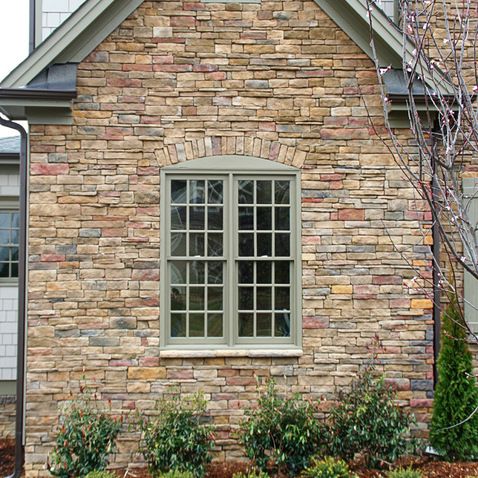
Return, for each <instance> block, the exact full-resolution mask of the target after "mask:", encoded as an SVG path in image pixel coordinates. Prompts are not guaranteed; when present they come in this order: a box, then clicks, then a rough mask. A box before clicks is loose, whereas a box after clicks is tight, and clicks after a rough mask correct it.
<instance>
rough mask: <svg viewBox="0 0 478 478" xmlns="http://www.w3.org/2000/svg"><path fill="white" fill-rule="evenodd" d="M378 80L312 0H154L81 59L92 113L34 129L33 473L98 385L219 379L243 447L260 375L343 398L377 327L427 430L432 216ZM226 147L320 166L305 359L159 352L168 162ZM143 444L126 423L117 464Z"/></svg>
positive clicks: (313, 394)
mask: <svg viewBox="0 0 478 478" xmlns="http://www.w3.org/2000/svg"><path fill="white" fill-rule="evenodd" d="M377 92H378V88H377V85H376V79H375V70H374V68H373V65H372V63H371V61H370V60H369V59H368V57H367V56H366V55H365V54H364V53H363V52H362V51H361V50H360V49H359V48H358V47H357V46H356V45H355V44H354V43H353V42H352V41H351V40H350V39H349V38H348V37H347V35H346V34H345V33H343V32H342V31H340V30H339V29H338V28H337V27H336V25H335V24H334V23H333V22H332V21H331V20H330V19H329V18H328V17H327V16H326V15H325V14H324V13H323V12H321V11H320V10H319V8H318V7H317V5H316V4H315V3H314V2H312V1H307V0H304V1H300V2H299V1H287V2H278V1H263V2H262V4H261V5H255V4H220V3H217V4H202V3H186V2H184V3H181V2H159V1H158V2H152V1H145V2H144V3H143V4H142V6H141V7H140V8H139V10H138V11H137V12H136V13H135V14H133V15H132V16H131V17H130V18H129V19H128V20H126V21H125V22H124V23H123V24H122V26H121V27H120V28H119V29H117V30H116V31H115V32H114V33H113V34H112V35H110V36H109V38H108V39H107V40H106V41H104V42H103V43H102V44H101V45H100V46H99V47H98V48H97V49H96V50H95V51H94V52H93V53H92V54H91V55H90V56H89V58H87V59H86V60H85V61H84V62H83V63H81V64H80V66H79V79H78V93H79V96H78V99H77V101H76V103H75V105H74V124H73V125H72V126H41V125H40V126H38V125H34V126H32V127H31V129H30V131H31V148H32V154H31V165H32V166H31V176H30V211H29V213H30V224H29V227H30V236H29V252H30V257H29V291H28V296H29V301H28V307H29V309H28V320H29V330H28V376H27V412H26V465H25V467H26V474H27V477H34V476H48V473H47V472H46V471H45V469H44V465H45V462H46V457H47V454H48V452H49V451H50V449H51V445H52V442H53V439H54V427H55V424H56V422H57V418H58V413H59V412H58V411H59V407H60V406H61V404H62V403H63V402H64V401H65V400H68V399H69V398H70V391H72V392H73V393H76V392H77V391H78V389H79V386H80V383H87V384H89V385H90V386H93V387H96V388H97V389H98V390H99V392H100V394H101V396H102V397H103V398H104V399H111V400H112V405H113V408H114V409H115V410H118V411H119V410H123V411H124V410H134V409H137V410H143V411H148V410H151V409H152V408H153V407H154V400H155V399H156V398H158V397H159V396H161V394H162V393H163V392H164V391H165V390H167V387H168V386H170V385H175V386H178V387H179V389H180V391H181V393H188V392H192V391H195V390H198V389H201V390H202V391H204V393H205V394H206V397H207V398H208V399H209V400H210V402H209V410H210V413H211V416H212V417H213V421H214V423H215V424H216V426H217V431H216V437H217V438H218V447H219V448H218V452H217V454H218V457H219V458H223V457H224V456H225V455H226V454H227V455H228V456H230V457H232V456H237V455H239V454H240V450H239V449H238V448H237V446H236V444H235V442H234V440H233V439H232V438H231V437H230V430H231V427H234V426H236V425H237V424H238V423H239V421H240V420H241V417H242V415H243V410H244V407H245V406H248V405H249V404H251V403H253V401H254V400H255V398H256V394H255V387H256V378H255V376H256V375H257V376H264V377H267V376H270V375H274V376H275V377H276V379H277V381H278V383H279V384H280V386H281V387H286V388H287V390H289V391H298V392H302V393H304V394H305V395H307V396H308V397H310V398H312V399H317V398H319V397H325V398H327V399H333V398H334V397H335V394H336V392H337V390H338V389H339V388H341V387H344V386H347V385H348V384H350V381H351V380H352V379H353V377H354V376H355V375H356V373H357V371H358V370H359V367H360V365H361V364H363V363H364V362H365V361H367V360H368V359H369V358H370V354H371V350H370V345H371V343H372V342H373V340H374V338H375V336H378V337H379V338H380V341H381V342H380V348H379V350H378V351H377V352H378V357H379V359H380V363H381V364H382V368H383V370H384V372H385V373H386V376H387V378H388V380H389V381H390V382H391V383H392V384H394V385H395V386H396V388H397V390H398V394H399V399H400V401H401V403H403V404H404V405H410V406H412V407H413V408H414V411H415V413H416V414H417V417H418V422H419V432H421V431H423V430H425V428H426V425H425V423H426V418H427V414H428V412H429V407H430V400H429V399H430V398H431V391H430V390H431V379H432V342H431V340H432V321H431V302H430V301H429V300H428V299H427V296H426V295H424V290H423V288H422V286H425V287H426V284H421V283H420V281H416V280H413V277H414V275H415V272H414V271H413V270H412V268H411V267H410V264H412V265H413V266H414V267H416V268H418V269H419V270H420V272H421V274H423V276H425V277H430V276H431V271H430V250H429V243H430V241H429V238H428V237H426V236H425V237H424V236H423V234H422V231H421V230H420V228H419V222H418V221H419V220H422V219H429V214H428V213H426V212H423V210H422V208H423V203H422V202H421V201H419V200H417V198H416V197H415V193H414V190H413V188H412V187H411V186H410V184H408V183H407V182H406V181H405V180H404V179H403V177H402V174H401V172H400V169H399V168H398V167H397V166H396V164H395V163H394V160H393V158H392V157H391V155H390V154H389V152H388V150H387V148H386V147H385V146H384V145H383V143H382V142H381V140H380V138H379V137H378V136H377V132H378V133H383V129H382V128H381V125H382V124H383V119H382V118H381V116H380V115H381V107H380V106H379V105H380V99H379V96H378V93H377ZM364 102H366V104H367V106H368V111H369V112H370V114H371V115H372V116H373V118H374V123H375V125H376V127H377V129H374V128H372V127H371V125H370V123H369V119H368V117H367V109H366V108H365V105H364ZM403 134H404V138H405V139H406V134H405V132H404V133H403ZM218 154H239V155H241V154H243V155H253V156H257V157H260V158H265V159H268V160H271V161H280V162H284V163H287V164H292V165H294V166H296V167H298V168H301V170H302V221H303V222H302V261H303V282H302V286H303V292H302V297H303V300H302V306H303V317H302V324H303V343H302V346H303V354H302V355H301V356H300V357H277V356H273V357H249V356H244V357H206V358H198V357H183V358H181V357H160V351H159V313H160V304H159V228H160V218H159V197H160V195H159V170H160V168H161V167H162V166H165V165H168V164H171V163H175V162H178V161H186V160H190V159H194V158H200V157H204V156H210V155H218ZM59 158H60V159H61V161H59ZM136 445H137V436H135V435H134V434H125V435H124V437H123V438H122V440H121V444H120V453H119V454H118V455H117V457H116V458H115V460H116V464H117V465H118V466H119V465H121V464H124V463H127V462H128V461H129V460H130V458H131V456H132V455H131V454H132V453H133V452H134V450H135V449H136ZM132 459H133V460H134V459H135V457H134V456H133V458H132Z"/></svg>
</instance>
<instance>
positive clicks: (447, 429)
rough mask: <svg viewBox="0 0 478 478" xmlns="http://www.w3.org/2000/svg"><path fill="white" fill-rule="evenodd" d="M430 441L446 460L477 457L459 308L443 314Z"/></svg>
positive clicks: (473, 397)
mask: <svg viewBox="0 0 478 478" xmlns="http://www.w3.org/2000/svg"><path fill="white" fill-rule="evenodd" d="M437 369H438V383H437V386H436V389H435V400H434V403H433V416H432V421H431V426H430V442H431V444H432V446H433V448H435V449H436V450H437V451H438V452H439V453H441V454H442V455H443V457H444V458H445V459H448V460H467V459H478V413H476V412H477V409H478V389H477V387H476V380H475V377H474V375H473V368H472V356H471V353H470V350H469V348H468V343H467V331H466V327H465V323H464V321H463V318H462V315H461V312H460V310H459V308H458V306H457V304H456V302H452V303H451V304H450V305H449V306H448V307H447V309H446V310H445V313H444V314H443V326H442V334H441V348H440V355H439V357H438V363H437Z"/></svg>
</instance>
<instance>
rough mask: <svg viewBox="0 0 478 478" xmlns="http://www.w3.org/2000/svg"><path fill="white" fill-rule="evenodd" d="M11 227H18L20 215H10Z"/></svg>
mask: <svg viewBox="0 0 478 478" xmlns="http://www.w3.org/2000/svg"><path fill="white" fill-rule="evenodd" d="M12 227H17V228H18V227H20V213H18V212H14V213H12Z"/></svg>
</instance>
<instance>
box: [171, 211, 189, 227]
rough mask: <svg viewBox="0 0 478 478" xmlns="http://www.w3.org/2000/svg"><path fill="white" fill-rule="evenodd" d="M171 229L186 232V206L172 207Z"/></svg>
mask: <svg viewBox="0 0 478 478" xmlns="http://www.w3.org/2000/svg"><path fill="white" fill-rule="evenodd" d="M171 229H172V230H173V231H174V230H182V231H185V230H186V206H173V207H171Z"/></svg>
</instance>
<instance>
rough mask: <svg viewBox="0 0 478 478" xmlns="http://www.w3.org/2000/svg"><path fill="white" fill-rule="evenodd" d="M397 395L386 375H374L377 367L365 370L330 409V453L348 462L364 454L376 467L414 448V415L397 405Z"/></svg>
mask: <svg viewBox="0 0 478 478" xmlns="http://www.w3.org/2000/svg"><path fill="white" fill-rule="evenodd" d="M395 396H396V395H395V393H394V391H393V390H392V389H391V388H390V387H389V386H387V385H386V384H385V381H384V378H383V376H381V377H379V378H375V377H374V368H373V366H371V367H368V368H367V369H365V370H364V371H363V372H362V373H361V374H360V376H359V377H358V379H357V380H356V381H355V382H354V383H353V384H352V387H351V390H350V391H348V392H345V393H340V395H339V400H340V403H339V404H338V405H337V406H336V407H334V408H332V410H331V412H330V419H329V433H328V435H329V437H328V438H329V439H328V444H327V448H328V450H327V451H328V454H330V455H332V456H337V457H340V458H342V459H344V460H347V461H348V460H351V459H353V458H354V456H355V455H356V454H360V455H362V457H363V459H364V460H365V462H366V464H367V465H368V466H372V467H375V466H380V465H382V464H383V462H388V463H392V462H394V461H395V460H396V459H397V458H398V457H399V456H401V455H403V454H405V453H407V452H408V451H410V450H411V448H412V442H411V441H410V440H408V439H407V436H408V435H409V432H410V426H411V425H412V424H413V423H414V418H413V416H412V415H410V414H408V413H407V412H405V411H404V410H402V409H401V408H399V407H398V406H397V405H395V403H394V398H395Z"/></svg>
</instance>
